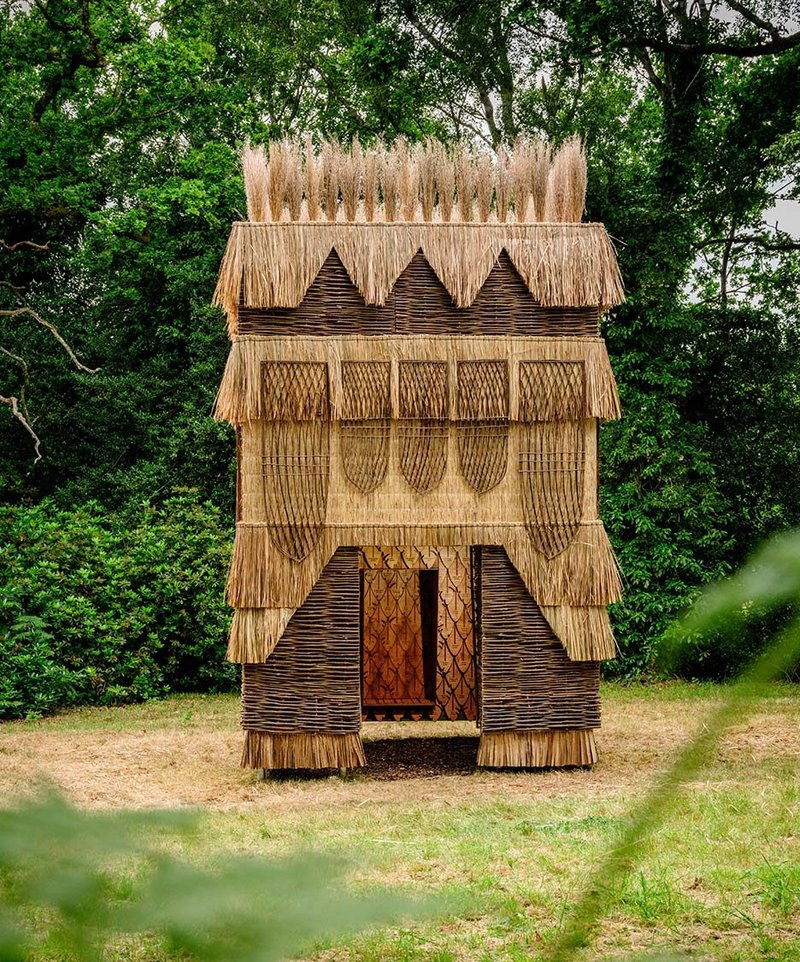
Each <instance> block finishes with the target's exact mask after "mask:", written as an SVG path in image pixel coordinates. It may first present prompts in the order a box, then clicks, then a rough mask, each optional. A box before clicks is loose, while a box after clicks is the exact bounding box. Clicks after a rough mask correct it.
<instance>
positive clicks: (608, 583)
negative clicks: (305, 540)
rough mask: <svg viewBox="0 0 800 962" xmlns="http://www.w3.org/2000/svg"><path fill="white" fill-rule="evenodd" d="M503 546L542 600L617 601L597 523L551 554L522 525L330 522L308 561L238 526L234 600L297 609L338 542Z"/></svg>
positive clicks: (260, 530) (614, 575) (231, 586)
mask: <svg viewBox="0 0 800 962" xmlns="http://www.w3.org/2000/svg"><path fill="white" fill-rule="evenodd" d="M480 544H486V545H502V546H503V547H504V548H505V550H506V552H507V554H508V557H509V560H510V561H511V563H512V564H513V565H514V567H515V568H516V569H517V571H518V572H519V575H520V577H521V578H522V581H523V583H524V584H525V587H526V588H527V590H528V592H529V593H530V595H531V596H532V597H533V598H535V599H536V601H537V603H538V604H539V605H543V606H556V605H574V606H592V607H594V606H599V605H607V604H612V603H613V602H615V601H619V600H620V598H621V596H622V583H621V580H620V575H619V567H618V565H617V561H616V558H615V557H614V551H613V549H612V547H611V544H610V542H609V540H608V536H607V535H606V533H605V529H604V528H603V525H602V523H601V522H599V521H590V522H583V523H582V524H581V525H580V526H579V528H578V534H577V536H576V537H575V539H574V541H573V542H572V544H570V545H569V546H568V547H567V548H565V549H564V551H562V552H561V554H559V555H556V557H555V558H552V559H548V558H545V557H544V556H543V555H541V554H539V553H538V552H537V551H536V549H535V548H534V547H533V545H532V544H531V541H530V538H529V537H528V535H527V532H526V528H525V526H523V525H428V526H424V527H418V526H411V525H407V526H402V525H400V526H389V525H386V526H383V525H382V526H380V527H378V526H374V525H364V526H361V525H352V526H337V527H333V526H329V527H326V528H324V529H323V531H322V533H321V536H320V540H319V542H318V543H317V544H316V545H315V547H314V548H313V549H312V551H311V553H310V555H309V556H308V557H307V558H305V559H304V560H303V561H302V562H294V561H291V560H290V559H288V558H286V557H285V556H284V555H283V554H281V552H280V551H278V550H277V549H276V548H275V547H274V545H273V544H272V540H271V537H270V530H269V525H266V524H245V523H243V522H239V523H238V524H237V526H236V539H235V541H234V547H233V557H232V559H231V568H230V574H229V576H228V604H230V605H231V607H233V608H299V607H300V606H301V605H302V604H303V602H304V601H305V599H306V598H307V597H308V594H309V592H310V591H311V589H312V588H313V587H314V585H315V583H316V582H317V580H318V578H319V576H320V574H321V573H322V569H323V568H324V567H325V565H326V564H327V562H328V561H329V560H330V558H331V557H332V556H333V553H334V551H335V550H336V548H338V547H340V546H341V547H345V546H356V547H361V546H362V545H429V546H431V547H462V546H464V545H480Z"/></svg>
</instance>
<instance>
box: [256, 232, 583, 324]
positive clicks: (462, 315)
mask: <svg viewBox="0 0 800 962" xmlns="http://www.w3.org/2000/svg"><path fill="white" fill-rule="evenodd" d="M287 331H291V332H292V333H293V334H311V335H320V334H330V335H341V334H360V335H362V336H363V335H367V336H370V335H373V336H374V335H381V334H383V335H387V334H456V335H469V334H497V335H501V336H504V335H507V334H528V335H530V334H534V335H542V336H546V337H584V336H597V335H598V334H599V333H600V316H599V309H598V308H596V307H543V306H542V305H540V304H538V303H537V302H536V301H535V300H534V298H533V297H531V294H530V291H529V290H528V288H527V287H526V285H525V282H524V281H523V280H522V278H521V277H520V276H519V272H518V271H517V269H516V268H515V267H514V265H513V264H512V263H511V260H510V258H509V256H508V254H507V253H506V252H505V251H502V252H501V254H500V256H499V258H498V260H497V263H496V264H495V266H494V267H493V268H492V270H491V272H490V274H489V276H488V277H487V278H486V281H485V282H484V285H483V287H482V288H481V289H480V291H479V292H478V296H477V297H476V299H475V300H474V301H473V303H472V304H470V305H469V306H468V307H455V306H454V304H453V299H452V298H451V296H450V294H449V293H448V291H447V290H446V288H445V287H444V285H443V284H442V282H441V281H440V280H439V278H438V277H437V276H436V274H435V272H434V270H433V268H432V267H431V266H430V264H429V263H428V262H427V260H425V257H424V256H423V254H422V252H421V251H418V252H417V253H416V254H415V255H414V257H413V259H412V261H411V263H410V264H409V265H408V267H406V269H405V270H404V271H403V273H402V274H401V275H400V277H399V278H398V280H397V282H396V284H395V286H394V288H393V289H392V291H391V293H390V294H389V296H388V297H387V299H386V303H385V304H383V305H367V304H365V303H364V298H363V297H362V296H361V294H360V293H359V292H358V290H357V289H356V286H355V285H354V284H353V282H352V281H351V280H350V277H349V275H348V273H347V271H346V270H345V267H344V265H343V264H342V261H341V259H340V257H339V255H338V254H337V253H336V251H331V253H330V254H329V255H328V258H327V259H326V261H325V263H324V264H323V265H322V268H321V270H320V272H319V274H317V276H316V278H315V280H314V282H313V283H312V285H311V287H309V289H308V291H307V293H306V296H305V298H304V300H303V302H302V303H301V304H300V305H299V306H298V307H284V308H272V309H264V308H256V307H244V306H240V307H239V323H238V333H239V334H259V335H270V334H285V333H286V332H287Z"/></svg>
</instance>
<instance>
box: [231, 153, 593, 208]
mask: <svg viewBox="0 0 800 962" xmlns="http://www.w3.org/2000/svg"><path fill="white" fill-rule="evenodd" d="M242 170H243V173H244V180H245V191H246V193H247V213H248V217H249V219H250V220H252V221H270V220H271V221H281V220H285V219H287V218H288V219H289V220H291V221H296V220H300V219H302V220H304V221H309V220H310V221H318V220H327V221H337V220H339V221H342V220H344V221H356V220H358V221H368V222H372V221H375V220H379V221H383V220H388V221H394V220H404V221H412V222H413V221H418V220H420V219H421V220H423V221H431V220H436V221H449V220H458V221H472V220H478V221H483V222H485V221H487V220H489V219H492V220H495V221H498V220H499V221H508V220H512V219H513V220H514V221H526V220H538V221H543V220H550V221H579V220H580V219H581V217H582V216H583V210H584V205H585V198H586V156H585V154H584V152H583V146H582V144H581V142H580V140H579V138H577V137H571V138H569V139H568V140H566V141H565V142H564V143H563V144H562V145H561V147H560V148H559V149H557V150H553V149H552V148H551V147H550V146H549V145H548V144H545V143H543V142H542V141H538V140H528V139H526V138H524V137H519V138H518V139H517V141H516V143H515V144H514V147H513V149H512V150H511V151H510V152H509V151H507V150H506V149H505V148H504V147H500V148H498V150H497V152H496V154H492V153H488V152H486V151H483V152H475V151H474V150H472V149H471V148H470V146H469V145H467V144H465V143H461V144H458V145H457V146H456V147H455V148H454V149H453V150H449V149H448V148H446V147H445V146H444V145H443V144H441V143H440V142H438V141H435V140H432V139H428V140H427V141H426V142H425V143H424V144H415V145H413V146H410V145H409V144H408V143H407V142H406V141H405V140H404V139H403V138H402V137H401V138H398V140H397V141H396V142H395V143H394V144H392V145H390V146H385V145H383V144H381V143H378V144H377V145H376V146H375V147H373V148H371V149H368V150H364V149H363V148H362V147H361V144H360V142H359V140H358V137H355V138H353V141H352V143H351V144H350V145H349V146H348V145H343V144H340V143H339V142H338V141H335V140H331V141H324V142H323V143H322V144H321V145H320V147H319V149H318V150H316V151H315V150H314V147H313V144H312V142H311V141H310V139H309V140H307V141H306V144H305V149H302V148H301V145H300V143H299V142H298V141H293V140H288V139H284V140H277V141H272V142H271V143H270V144H268V145H267V149H265V148H264V147H263V146H259V147H256V148H252V147H246V148H245V150H244V151H243V153H242Z"/></svg>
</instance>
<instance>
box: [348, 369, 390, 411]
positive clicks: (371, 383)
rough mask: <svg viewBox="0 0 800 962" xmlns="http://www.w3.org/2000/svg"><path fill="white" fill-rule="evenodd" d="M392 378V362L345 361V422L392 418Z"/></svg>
mask: <svg viewBox="0 0 800 962" xmlns="http://www.w3.org/2000/svg"><path fill="white" fill-rule="evenodd" d="M390 377H391V363H390V362H389V361H342V410H341V418H342V420H343V421H347V420H361V421H363V420H372V419H375V418H389V417H391V416H392V409H391V399H390V394H389V384H390Z"/></svg>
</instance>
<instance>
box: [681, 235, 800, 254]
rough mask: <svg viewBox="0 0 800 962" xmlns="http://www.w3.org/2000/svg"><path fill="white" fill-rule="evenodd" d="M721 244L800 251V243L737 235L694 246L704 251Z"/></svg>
mask: <svg viewBox="0 0 800 962" xmlns="http://www.w3.org/2000/svg"><path fill="white" fill-rule="evenodd" d="M720 244H732V245H734V244H755V245H756V246H757V247H761V248H762V249H763V250H765V251H776V252H780V253H788V252H789V251H800V241H768V240H765V239H764V238H763V237H759V236H758V234H737V235H736V236H734V237H714V238H710V239H709V240H704V241H698V242H697V243H696V244H695V245H694V249H695V250H698V251H699V250H703V249H704V248H706V247H716V246H718V245H720Z"/></svg>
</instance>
